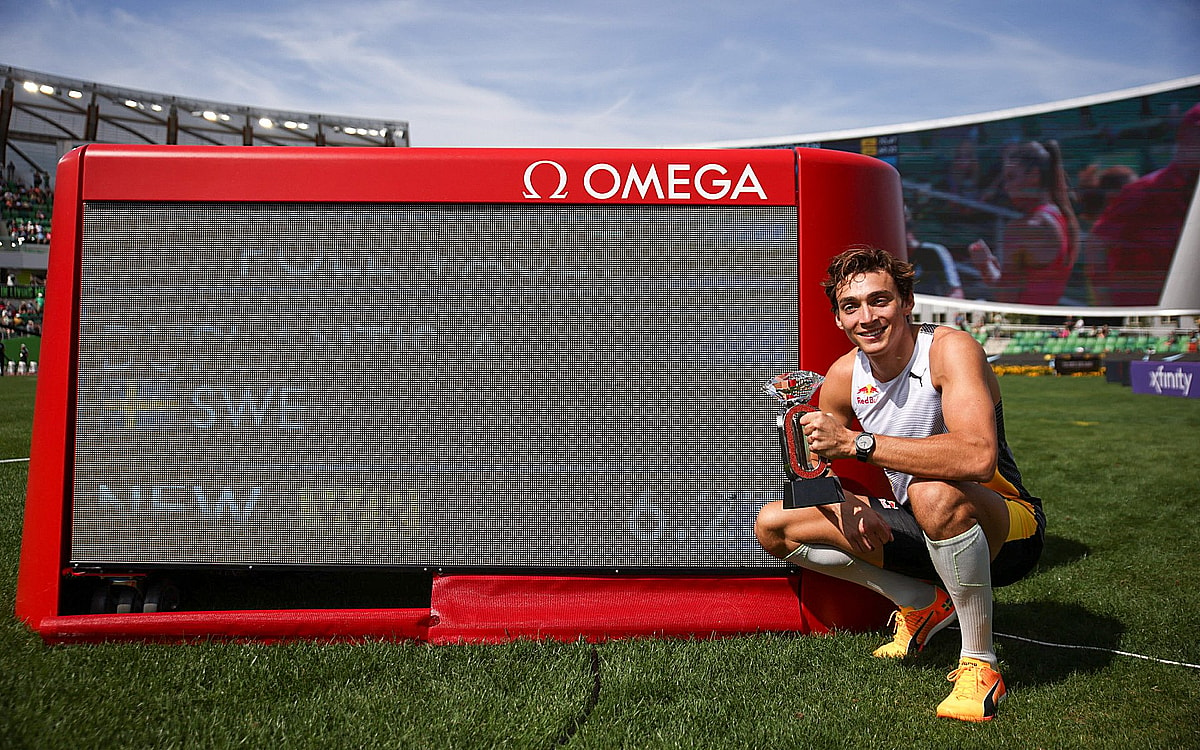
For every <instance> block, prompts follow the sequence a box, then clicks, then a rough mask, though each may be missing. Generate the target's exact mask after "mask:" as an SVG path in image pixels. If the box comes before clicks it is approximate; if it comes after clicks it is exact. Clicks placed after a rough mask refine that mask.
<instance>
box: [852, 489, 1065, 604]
mask: <svg viewBox="0 0 1200 750" xmlns="http://www.w3.org/2000/svg"><path fill="white" fill-rule="evenodd" d="M870 502H871V507H872V508H874V509H875V510H876V511H878V512H879V514H880V515H882V516H883V518H884V520H885V521H887V524H888V526H890V527H891V529H892V541H890V542H888V543H887V544H885V545H883V567H884V568H886V569H887V570H893V571H895V572H897V573H901V574H903V575H906V576H911V577H913V578H920V579H922V580H926V581H940V580H941V578H940V577H939V576H938V574H937V571H936V570H934V568H933V560H932V559H930V557H929V548H928V547H926V546H925V534H924V532H922V531H921V527H920V526H919V525H918V524H917V519H916V518H914V517H913V513H912V509H911V508H909V507H908V505H907V504H906V505H897V504H896V503H894V502H892V501H891V500H881V499H880V498H877V497H872V498H870ZM1007 502H1009V503H1012V502H1016V501H1014V500H1007ZM1029 507H1031V508H1032V510H1033V513H1034V516H1035V518H1036V520H1037V530H1036V532H1035V533H1032V534H1030V535H1029V536H1027V537H1025V538H1023V539H1012V538H1010V539H1009V540H1008V541H1006V542H1005V543H1004V546H1003V547H1001V548H1000V554H999V555H996V559H995V560H992V587H993V588H998V587H1000V586H1007V585H1009V584H1010V583H1016V582H1017V581H1019V580H1021V579H1022V578H1024V577H1025V576H1026V575H1028V574H1029V571H1031V570H1033V567H1034V566H1035V565H1037V561H1038V558H1040V557H1041V556H1042V547H1043V545H1044V544H1045V540H1046V516H1045V514H1044V513H1043V512H1042V509H1041V506H1038V505H1031V506H1029Z"/></svg>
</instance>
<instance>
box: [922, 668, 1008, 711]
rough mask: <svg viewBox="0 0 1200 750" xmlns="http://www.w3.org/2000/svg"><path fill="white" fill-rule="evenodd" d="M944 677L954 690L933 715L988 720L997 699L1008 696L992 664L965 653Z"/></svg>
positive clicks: (997, 702) (997, 704)
mask: <svg viewBox="0 0 1200 750" xmlns="http://www.w3.org/2000/svg"><path fill="white" fill-rule="evenodd" d="M946 679H948V680H950V681H951V682H953V683H954V690H952V691H950V696H949V697H948V698H946V700H944V701H942V702H941V703H940V704H939V705H938V707H937V715H938V716H940V717H942V718H944V719H958V720H959V721H991V719H992V717H994V716H995V715H996V708H997V707H998V706H999V705H1000V701H1002V700H1004V698H1005V696H1007V695H1008V690H1007V689H1006V688H1005V687H1004V679H1003V678H1002V677H1001V676H1000V673H999V672H997V671H996V669H995V667H993V666H992V665H991V664H988V663H987V662H986V661H981V660H979V659H972V658H971V657H969V656H964V657H962V658H961V659H959V660H958V669H956V670H954V671H953V672H951V673H950V674H949V675H947V677H946Z"/></svg>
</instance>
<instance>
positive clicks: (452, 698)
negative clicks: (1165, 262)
mask: <svg viewBox="0 0 1200 750" xmlns="http://www.w3.org/2000/svg"><path fill="white" fill-rule="evenodd" d="M1002 384H1003V387H1004V392H1005V401H1006V410H1007V416H1008V420H1007V421H1008V430H1009V437H1010V441H1011V442H1012V444H1013V446H1014V450H1015V451H1016V454H1017V457H1018V460H1019V461H1020V462H1021V464H1022V468H1023V470H1024V472H1025V478H1026V483H1027V484H1028V485H1029V486H1030V488H1031V489H1032V490H1033V491H1035V492H1037V493H1038V494H1040V495H1042V496H1043V497H1044V498H1045V500H1046V508H1047V514H1048V516H1049V532H1048V533H1049V537H1048V545H1047V549H1046V553H1045V555H1044V558H1043V560H1042V564H1041V566H1040V567H1039V569H1038V570H1037V571H1036V572H1035V573H1034V574H1033V575H1031V576H1030V577H1029V578H1027V579H1026V580H1024V581H1021V582H1020V583H1017V584H1015V585H1013V586H1010V587H1008V588H1005V589H1001V590H999V591H998V592H997V603H996V610H995V626H996V630H997V632H998V633H1003V634H1007V635H1011V636H1020V637H1022V638H1026V639H1033V640H1037V641H1043V642H1050V643H1055V644H1069V645H1073V646H1077V647H1079V648H1061V647H1053V646H1047V645H1040V644H1037V643H1030V642H1028V641H1025V640H1016V639H1014V638H1010V637H999V638H998V639H997V643H998V650H999V654H1000V657H1001V660H1002V664H1003V667H1004V675H1005V680H1006V682H1007V683H1008V685H1009V688H1010V696H1009V700H1008V701H1007V702H1006V703H1005V704H1004V705H1003V707H1002V708H1001V713H1000V717H999V718H998V719H997V720H996V721H993V722H991V723H989V724H984V725H968V724H960V723H957V722H951V721H945V720H938V719H936V718H935V717H934V714H933V709H934V706H936V704H937V703H938V701H940V700H941V699H942V698H943V697H944V696H945V695H946V693H947V692H948V691H949V687H950V683H948V682H946V681H945V675H946V673H947V672H949V671H950V670H951V669H953V668H954V666H955V662H956V656H957V640H958V633H957V631H946V632H945V633H944V634H942V635H940V636H938V638H937V639H935V640H934V641H933V643H932V644H931V645H930V647H929V648H927V649H926V650H925V651H924V652H923V653H922V654H921V656H920V658H918V659H917V660H915V661H914V662H913V663H911V664H908V663H906V664H900V663H892V662H881V661H880V660H877V659H874V658H872V657H871V656H870V652H871V649H872V648H874V646H875V645H877V644H878V643H879V641H880V638H881V635H880V634H878V633H865V634H839V635H836V636H833V637H794V636H787V635H771V634H763V635H755V636H748V637H740V638H728V639H721V640H711V641H687V640H630V641H620V642H612V643H605V644H600V645H597V646H592V645H589V644H586V643H565V644H564V643H531V642H519V643H512V644H508V645H502V646H439V647H430V646H425V645H420V644H389V643H373V642H372V643H363V644H356V645H352V644H342V645H324V644H315V643H295V644H285V645H274V646H265V645H259V644H221V643H206V644H200V645H191V646H161V645H142V644H112V645H100V646H66V647H48V646H45V645H44V644H43V643H42V642H41V640H40V639H39V638H38V637H36V636H35V635H33V634H32V633H31V632H29V631H28V630H27V629H26V628H25V626H24V625H22V624H20V623H18V622H17V621H16V620H15V619H14V618H13V617H12V616H11V613H12V610H13V601H14V591H15V586H16V570H17V559H18V550H19V544H20V528H21V527H20V524H21V515H22V512H23V503H24V493H25V482H26V476H27V471H28V465H27V464H25V463H4V464H0V603H2V605H3V607H4V609H5V611H6V612H7V613H9V614H8V616H7V617H6V618H4V619H3V620H0V747H6V748H7V747H22V748H24V747H27V748H39V749H40V748H72V749H75V748H108V747H155V748H175V747H178V748H184V747H186V748H196V747H249V748H262V747H276V748H308V747H312V748H325V749H327V748H340V747H415V748H425V747H445V748H501V747H504V748H553V747H577V748H617V747H620V748H774V747H801V748H939V749H941V748H963V747H981V748H996V747H1010V748H1121V749H1122V750H1129V749H1131V748H1192V747H1200V669H1194V668H1190V667H1187V666H1178V665H1171V664H1164V663H1160V662H1156V661H1150V660H1144V659H1139V658H1134V657H1132V656H1126V655H1121V654H1117V653H1114V651H1124V652H1130V653H1136V654H1141V655H1147V656H1152V657H1156V658H1158V659H1164V660H1174V661H1179V662H1185V663H1188V664H1193V665H1194V664H1200V640H1198V639H1197V637H1196V633H1197V632H1200V566H1198V565H1197V556H1198V553H1200V541H1197V540H1198V538H1200V520H1198V519H1200V513H1198V512H1197V509H1196V500H1197V498H1198V497H1200V450H1198V448H1200V401H1196V400H1190V401H1189V400H1183V399H1175V398H1165V397H1155V396H1143V395H1134V394H1132V393H1131V392H1130V391H1129V389H1128V388H1123V387H1121V386H1119V385H1114V384H1111V383H1107V382H1105V381H1104V379H1103V378H1096V377H1081V378H1024V377H1012V376H1009V377H1004V378H1003V379H1002ZM32 409H33V379H32V378H2V379H0V458H10V457H25V456H28V455H29V453H28V450H29V435H30V422H31V418H32Z"/></svg>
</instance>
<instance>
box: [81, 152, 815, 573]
mask: <svg viewBox="0 0 1200 750" xmlns="http://www.w3.org/2000/svg"><path fill="white" fill-rule="evenodd" d="M527 175H528V173H527ZM527 180H528V177H527ZM797 243H798V238H797V207H796V206H795V205H765V206H753V205H750V206H748V205H719V204H718V205H704V204H700V205H692V204H689V205H642V204H628V203H626V204H616V205H614V204H599V203H593V204H573V203H565V202H558V203H546V202H540V203H525V204H504V203H446V202H439V203H414V202H398V203H397V202H372V203H366V202H361V203H355V202H347V203H338V204H329V203H298V202H286V201H284V202H274V201H265V202H264V201H238V202H221V201H204V202H177V201H111V200H91V201H85V203H84V204H83V208H82V241H81V247H80V250H79V253H80V258H79V269H80V270H79V279H80V281H79V290H78V295H79V302H78V343H77V362H78V364H77V383H76V386H75V387H76V392H75V408H74V413H73V430H72V433H73V436H74V438H73V439H74V444H73V457H74V471H73V475H72V478H71V480H70V482H71V494H72V497H73V503H72V505H71V508H70V511H69V512H70V526H71V535H70V549H69V558H70V563H71V564H73V565H77V566H98V567H102V568H103V567H114V566H115V567H130V568H137V567H139V566H190V565H233V566H258V565H283V566H338V565H382V566H432V567H451V568H453V567H466V568H475V567H485V568H486V567H502V568H546V567H556V568H607V569H623V568H631V567H632V568H638V567H670V568H675V567H682V568H688V567H694V568H741V567H755V566H760V567H761V566H768V565H769V566H777V565H778V563H777V561H774V560H772V559H770V558H768V557H767V556H766V555H765V554H764V553H763V552H762V550H761V549H760V548H759V546H758V544H757V543H756V541H755V540H754V536H753V530H752V527H753V519H754V516H755V514H756V512H757V510H758V508H759V507H761V506H762V505H763V504H764V503H766V502H769V501H771V500H774V499H777V498H779V497H781V495H782V485H783V474H782V472H781V469H780V466H779V463H778V456H777V451H778V448H777V442H776V441H777V437H776V428H775V423H774V416H775V405H774V402H773V400H772V399H771V398H770V397H768V396H767V395H766V394H764V393H763V392H762V391H761V389H760V387H761V385H762V384H763V383H765V382H766V381H768V380H769V379H770V378H771V377H772V376H773V375H775V374H778V373H780V372H785V371H788V370H791V369H794V368H795V367H796V366H797V352H798V344H799V342H798V318H799V315H798V308H797V305H798V303H797V299H798V289H797V283H798V275H799V274H798V269H797ZM809 283H810V284H811V283H814V282H813V281H811V280H810V281H809Z"/></svg>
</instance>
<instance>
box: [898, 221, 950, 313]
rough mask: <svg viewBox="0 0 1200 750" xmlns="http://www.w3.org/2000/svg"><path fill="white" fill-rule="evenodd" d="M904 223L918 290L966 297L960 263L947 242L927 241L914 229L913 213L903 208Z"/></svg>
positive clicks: (946, 295)
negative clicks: (941, 243)
mask: <svg viewBox="0 0 1200 750" xmlns="http://www.w3.org/2000/svg"><path fill="white" fill-rule="evenodd" d="M904 224H905V231H906V234H907V237H908V262H909V263H912V264H913V269H914V270H915V272H916V274H917V277H916V283H917V291H919V292H921V293H922V294H934V295H937V296H939V297H952V298H954V299H963V285H962V281H961V280H960V278H959V275H958V266H957V265H955V263H954V257H953V256H952V255H951V254H950V251H949V250H947V249H946V246H945V245H939V244H937V243H936V242H924V241H922V240H919V239H917V236H916V234H914V232H913V221H912V212H911V211H910V210H909V208H908V206H905V207H904Z"/></svg>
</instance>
